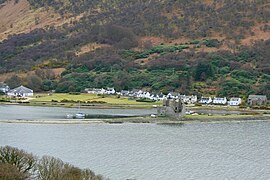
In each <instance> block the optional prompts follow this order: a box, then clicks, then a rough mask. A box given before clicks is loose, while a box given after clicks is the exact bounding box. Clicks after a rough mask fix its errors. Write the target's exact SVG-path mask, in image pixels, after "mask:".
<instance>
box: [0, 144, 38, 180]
mask: <svg viewBox="0 0 270 180" xmlns="http://www.w3.org/2000/svg"><path fill="white" fill-rule="evenodd" d="M0 163H1V164H2V166H4V167H5V168H8V167H9V168H10V167H11V172H13V173H16V174H18V175H19V176H20V175H21V174H23V175H24V176H26V177H30V176H31V175H32V174H34V171H35V165H36V157H35V156H33V155H32V154H29V153H27V152H25V151H23V150H19V149H17V148H13V147H10V146H5V147H0ZM3 164H4V165H3ZM5 164H9V165H5ZM15 167H16V170H14V169H13V168H15Z"/></svg>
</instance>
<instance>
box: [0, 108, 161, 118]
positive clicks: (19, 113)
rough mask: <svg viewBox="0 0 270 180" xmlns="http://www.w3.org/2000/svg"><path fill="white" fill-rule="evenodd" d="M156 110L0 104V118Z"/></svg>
mask: <svg viewBox="0 0 270 180" xmlns="http://www.w3.org/2000/svg"><path fill="white" fill-rule="evenodd" d="M156 111H157V110H156V109H83V108H81V109H78V108H61V107H38V106H16V105H0V120H16V119H23V120H54V119H63V118H65V117H66V115H67V114H76V113H78V112H82V113H85V114H108V115H147V114H152V113H156Z"/></svg>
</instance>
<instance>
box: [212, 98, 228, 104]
mask: <svg viewBox="0 0 270 180" xmlns="http://www.w3.org/2000/svg"><path fill="white" fill-rule="evenodd" d="M213 104H220V105H225V104H227V98H226V97H224V98H221V97H215V98H214V100H213Z"/></svg>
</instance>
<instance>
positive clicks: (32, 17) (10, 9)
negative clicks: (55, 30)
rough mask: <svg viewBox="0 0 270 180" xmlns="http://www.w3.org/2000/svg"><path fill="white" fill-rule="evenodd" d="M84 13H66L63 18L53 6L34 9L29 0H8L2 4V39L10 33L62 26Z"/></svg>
mask: <svg viewBox="0 0 270 180" xmlns="http://www.w3.org/2000/svg"><path fill="white" fill-rule="evenodd" d="M81 17H82V15H78V16H74V17H73V16H70V15H66V17H65V18H62V17H61V16H60V15H59V14H58V13H55V12H54V10H52V8H48V7H47V8H46V9H45V8H39V9H33V8H32V7H30V4H29V3H28V1H27V0H20V1H18V3H15V0H10V1H7V2H6V3H4V4H2V5H1V6H0V41H2V40H3V39H6V38H7V37H8V35H12V34H20V33H29V32H30V31H31V30H34V29H37V28H46V27H49V26H61V25H63V24H64V23H67V22H70V21H71V20H78V19H80V18H81Z"/></svg>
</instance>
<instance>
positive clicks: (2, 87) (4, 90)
mask: <svg viewBox="0 0 270 180" xmlns="http://www.w3.org/2000/svg"><path fill="white" fill-rule="evenodd" d="M9 90H10V89H9V86H8V85H7V84H6V83H3V82H0V92H2V93H5V94H6V93H7V92H8V91H9Z"/></svg>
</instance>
